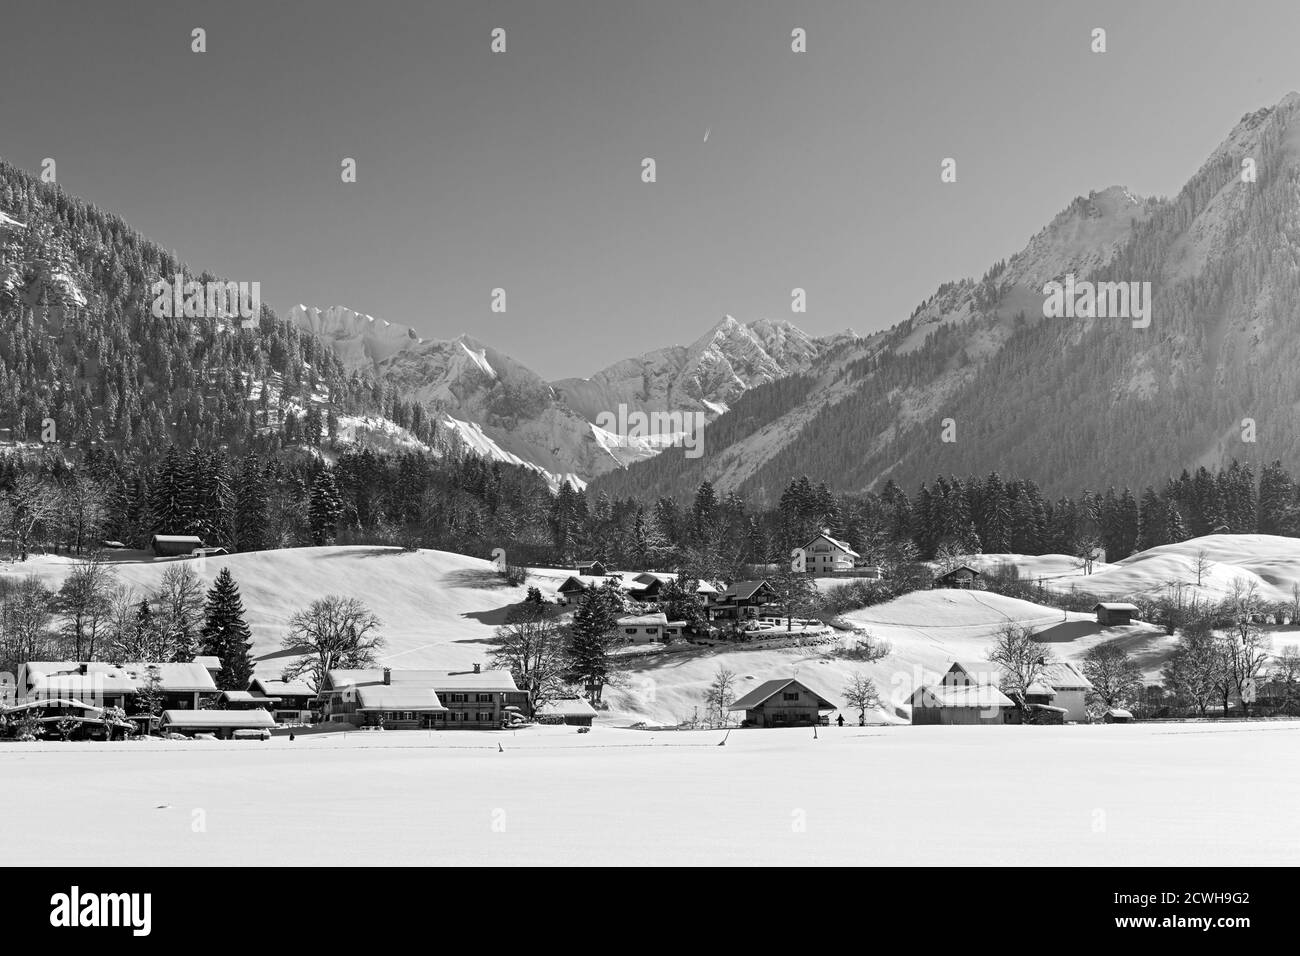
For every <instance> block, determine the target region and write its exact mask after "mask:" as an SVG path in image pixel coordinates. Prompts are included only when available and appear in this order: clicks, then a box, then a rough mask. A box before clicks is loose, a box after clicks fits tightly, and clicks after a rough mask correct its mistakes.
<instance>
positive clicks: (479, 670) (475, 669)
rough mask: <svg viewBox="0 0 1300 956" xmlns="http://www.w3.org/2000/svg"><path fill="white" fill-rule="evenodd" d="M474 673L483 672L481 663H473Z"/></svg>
mask: <svg viewBox="0 0 1300 956" xmlns="http://www.w3.org/2000/svg"><path fill="white" fill-rule="evenodd" d="M474 673H475V674H481V673H483V665H482V664H475V665H474Z"/></svg>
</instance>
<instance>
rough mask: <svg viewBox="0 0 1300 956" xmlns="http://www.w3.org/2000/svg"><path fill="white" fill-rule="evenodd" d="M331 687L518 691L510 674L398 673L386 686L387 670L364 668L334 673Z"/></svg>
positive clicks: (394, 672) (329, 680) (329, 676)
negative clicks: (385, 675)
mask: <svg viewBox="0 0 1300 956" xmlns="http://www.w3.org/2000/svg"><path fill="white" fill-rule="evenodd" d="M326 681H327V683H328V685H329V686H330V687H331V688H333V689H334V690H340V689H342V688H345V687H357V688H361V687H367V686H406V687H411V686H417V687H428V688H432V689H433V690H434V691H435V692H443V691H453V690H456V691H459V690H469V691H498V692H518V690H519V688H518V687H516V686H515V680H514V678H513V677H511V676H510V672H509V671H503V670H485V671H472V670H467V671H431V670H397V669H393V670H391V671H390V672H389V681H390V683H389V684H384V669H383V668H382V667H369V668H363V669H354V670H348V669H339V670H332V671H330V672H329V673H328V674H327V675H326Z"/></svg>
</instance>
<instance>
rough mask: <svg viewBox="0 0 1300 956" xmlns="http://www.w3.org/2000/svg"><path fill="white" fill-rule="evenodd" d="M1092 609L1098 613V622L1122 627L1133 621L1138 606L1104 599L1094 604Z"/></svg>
mask: <svg viewBox="0 0 1300 956" xmlns="http://www.w3.org/2000/svg"><path fill="white" fill-rule="evenodd" d="M1092 610H1093V613H1094V614H1096V615H1097V623H1098V624H1100V625H1102V626H1103V627H1122V626H1124V625H1126V624H1132V623H1133V615H1135V614H1137V613H1138V606H1137V605H1136V604H1129V603H1127V602H1123V601H1102V602H1101V603H1100V604H1094V605H1093V607H1092Z"/></svg>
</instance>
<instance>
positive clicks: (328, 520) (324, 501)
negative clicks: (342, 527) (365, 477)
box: [307, 468, 343, 545]
mask: <svg viewBox="0 0 1300 956" xmlns="http://www.w3.org/2000/svg"><path fill="white" fill-rule="evenodd" d="M341 514H343V499H342V498H341V497H340V496H339V489H338V485H336V484H335V482H334V475H333V474H332V473H331V472H330V469H328V468H322V469H321V470H320V473H319V474H317V475H316V479H315V481H313V482H312V483H311V492H310V494H309V497H308V505H307V522H308V524H309V526H310V527H311V540H312V544H316V545H323V544H328V543H329V541H330V539H331V538H333V537H334V530H335V528H336V527H337V526H338V520H339V516H340V515H341Z"/></svg>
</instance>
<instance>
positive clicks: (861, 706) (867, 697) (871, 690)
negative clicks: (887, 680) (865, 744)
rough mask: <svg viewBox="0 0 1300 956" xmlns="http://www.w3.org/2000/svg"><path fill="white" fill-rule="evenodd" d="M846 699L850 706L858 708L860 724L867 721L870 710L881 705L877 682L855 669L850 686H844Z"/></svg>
mask: <svg viewBox="0 0 1300 956" xmlns="http://www.w3.org/2000/svg"><path fill="white" fill-rule="evenodd" d="M844 700H845V701H846V702H847V703H848V705H849V706H850V707H855V708H857V711H858V724H859V726H861V725H863V724H865V723H866V722H867V711H868V710H875V709H877V708H879V707H880V706H881V705H880V692H879V691H877V690H876V682H875V681H873V680H872V679H871V678H870V677H867V676H866V675H865V674H863V673H861V672H860V671H854V672H853V673H852V674H851V675H849V683H848V686H847V687H845V688H844Z"/></svg>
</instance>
